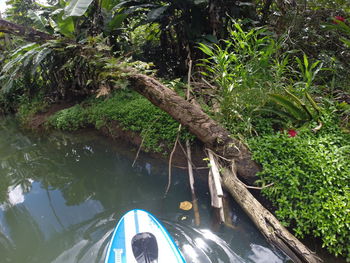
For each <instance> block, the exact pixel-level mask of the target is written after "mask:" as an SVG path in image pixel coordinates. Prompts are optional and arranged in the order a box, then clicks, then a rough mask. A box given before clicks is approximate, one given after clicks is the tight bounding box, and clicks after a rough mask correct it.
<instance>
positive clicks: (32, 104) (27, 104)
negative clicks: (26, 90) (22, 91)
mask: <svg viewBox="0 0 350 263" xmlns="http://www.w3.org/2000/svg"><path fill="white" fill-rule="evenodd" d="M18 103H19V107H18V110H17V117H18V118H19V119H20V120H21V122H22V123H25V122H26V121H27V120H28V119H29V118H30V117H32V116H34V115H35V114H37V113H40V112H43V111H45V109H47V107H48V103H47V102H46V101H45V100H44V99H43V97H42V96H40V94H39V95H37V96H36V97H35V98H32V99H29V98H28V97H27V96H21V97H19V98H18Z"/></svg>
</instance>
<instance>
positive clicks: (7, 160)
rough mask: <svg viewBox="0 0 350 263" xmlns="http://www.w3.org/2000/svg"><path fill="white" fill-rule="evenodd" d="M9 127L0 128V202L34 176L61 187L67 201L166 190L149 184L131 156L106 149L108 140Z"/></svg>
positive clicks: (124, 199)
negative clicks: (99, 141) (104, 143)
mask: <svg viewBox="0 0 350 263" xmlns="http://www.w3.org/2000/svg"><path fill="white" fill-rule="evenodd" d="M5 126H6V129H1V130H0V145H2V146H1V148H0V160H1V163H0V164H1V166H2V167H3V169H1V171H0V185H1V186H0V203H4V202H8V194H7V192H8V191H9V189H11V187H12V188H15V187H16V186H18V185H20V186H21V188H22V191H23V194H25V193H27V192H28V191H30V189H31V185H32V182H33V181H38V182H40V183H41V186H42V187H43V188H44V189H47V190H55V189H57V190H60V191H61V193H62V195H63V197H64V198H65V200H66V205H78V204H80V203H82V202H84V201H86V200H88V199H94V200H99V201H100V202H101V203H102V205H103V206H104V207H105V208H109V207H113V206H115V202H116V200H118V201H120V202H124V203H125V202H128V201H132V200H134V199H135V196H140V195H144V196H145V197H144V199H147V198H152V196H154V192H155V191H159V194H160V195H161V194H162V193H161V192H162V191H163V187H157V188H155V186H154V185H150V184H149V180H150V177H149V176H145V174H147V173H145V168H144V166H143V165H141V166H139V167H138V168H136V169H135V168H132V167H131V160H129V159H127V158H125V157H124V156H122V155H119V154H117V153H116V152H112V151H111V150H107V149H105V148H104V147H105V146H108V145H103V144H101V143H100V144H98V143H97V144H95V143H94V139H96V138H93V137H84V136H75V135H71V134H68V135H66V134H62V133H56V134H51V135H50V136H45V137H39V136H38V135H36V134H35V135H34V134H31V133H24V132H21V131H20V130H19V129H18V127H17V126H16V124H15V123H14V122H13V121H6V125H5ZM95 148H97V149H95ZM95 151H97V152H98V154H97V155H95ZM139 163H140V162H139ZM164 179H165V178H164ZM160 183H163V182H160ZM111 184H112V185H116V186H117V187H118V189H119V190H115V189H114V188H113V187H111ZM163 184H164V185H165V182H164V183H163ZM163 184H162V185H163ZM162 185H159V186H162ZM149 187H150V189H147V188H149ZM131 189H132V190H133V191H131ZM147 195H149V197H147ZM111 197H112V198H111ZM111 199H112V200H111Z"/></svg>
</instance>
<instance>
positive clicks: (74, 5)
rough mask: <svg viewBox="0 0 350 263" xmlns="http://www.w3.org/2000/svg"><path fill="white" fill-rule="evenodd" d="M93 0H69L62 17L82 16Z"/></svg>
mask: <svg viewBox="0 0 350 263" xmlns="http://www.w3.org/2000/svg"><path fill="white" fill-rule="evenodd" d="M92 1H93V0H71V1H70V3H69V5H68V6H67V7H66V8H65V9H64V15H63V19H66V18H68V17H71V16H82V15H83V14H84V13H85V12H86V10H87V9H88V8H89V6H90V4H91V3H92Z"/></svg>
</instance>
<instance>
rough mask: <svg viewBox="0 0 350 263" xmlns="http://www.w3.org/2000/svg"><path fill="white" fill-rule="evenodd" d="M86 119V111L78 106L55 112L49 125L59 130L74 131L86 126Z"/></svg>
mask: <svg viewBox="0 0 350 263" xmlns="http://www.w3.org/2000/svg"><path fill="white" fill-rule="evenodd" d="M87 117H88V114H87V111H86V110H85V109H84V108H83V107H82V106H81V105H79V104H78V105H75V106H73V107H71V108H68V109H63V110H61V111H59V112H57V113H56V114H55V115H54V116H52V117H51V118H50V120H49V124H50V125H52V126H53V127H55V128H57V129H60V130H67V131H74V130H77V129H79V128H83V127H85V126H86V125H87Z"/></svg>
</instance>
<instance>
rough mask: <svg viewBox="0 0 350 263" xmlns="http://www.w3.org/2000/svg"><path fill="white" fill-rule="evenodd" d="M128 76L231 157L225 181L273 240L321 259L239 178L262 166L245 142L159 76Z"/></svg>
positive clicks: (299, 261) (302, 256) (308, 258)
mask: <svg viewBox="0 0 350 263" xmlns="http://www.w3.org/2000/svg"><path fill="white" fill-rule="evenodd" d="M128 80H129V81H130V83H131V87H132V88H133V89H134V90H135V91H137V92H138V93H140V94H141V95H143V96H144V97H146V98H147V99H148V100H149V101H151V102H152V103H153V104H154V105H156V106H157V107H159V108H161V109H162V110H164V111H165V112H167V113H168V114H169V115H170V116H172V117H173V118H174V119H175V120H177V121H178V122H179V123H181V124H182V125H183V126H185V127H187V128H188V129H189V131H190V132H192V133H193V134H194V135H196V136H197V138H198V139H200V140H201V141H202V142H203V143H204V144H205V145H206V146H207V147H208V148H210V149H211V150H213V151H215V152H216V153H218V154H220V155H223V156H224V157H225V158H227V159H230V160H232V161H227V163H228V165H227V166H233V167H234V170H231V169H227V166H226V168H225V167H224V169H223V170H224V171H225V172H224V173H223V178H222V180H223V185H224V187H225V188H226V190H227V191H228V192H229V193H230V194H231V195H232V197H233V198H234V199H235V201H236V202H237V203H238V204H239V205H240V206H241V207H242V208H243V210H244V211H245V212H246V213H247V215H248V216H249V217H250V218H251V220H252V221H253V223H254V224H255V225H256V227H257V228H258V229H259V230H260V231H261V233H262V234H263V235H264V236H265V237H266V239H267V240H268V241H269V242H270V243H271V244H273V245H274V246H276V247H278V248H279V249H281V250H282V251H283V252H284V253H286V254H287V255H288V256H289V257H290V258H291V259H292V260H293V261H294V262H296V263H304V262H305V263H306V262H307V263H317V262H322V260H321V259H320V258H319V257H317V255H315V254H314V253H313V252H312V251H311V250H309V249H308V248H307V247H306V246H304V245H303V244H302V243H301V242H300V241H299V240H298V239H297V238H295V237H294V236H293V235H292V234H291V233H289V232H288V230H287V229H286V228H284V227H283V226H282V225H281V223H280V222H279V221H278V220H277V219H276V218H275V217H274V216H273V215H272V214H271V213H270V212H269V211H268V210H267V209H266V208H264V207H263V206H262V205H261V204H260V203H259V201H257V200H256V199H255V198H254V197H253V195H252V194H251V193H250V192H249V191H248V189H247V188H246V187H245V185H244V184H243V183H242V182H241V181H240V180H239V179H238V178H237V176H236V172H237V173H238V174H239V175H240V176H243V177H245V176H247V177H249V176H252V175H253V176H255V174H256V172H257V171H259V169H260V167H259V166H258V165H257V164H256V163H255V162H254V161H253V160H252V159H251V153H250V152H249V150H248V148H247V147H246V146H245V145H244V144H242V143H241V142H240V141H238V140H236V139H234V138H232V137H230V134H229V132H228V131H227V130H226V129H224V128H223V127H222V126H221V125H220V124H218V123H217V122H215V121H214V120H213V119H211V118H210V117H209V116H208V115H207V114H205V113H204V112H203V111H202V109H201V108H200V107H199V106H196V105H195V104H192V103H190V102H188V101H186V100H185V99H184V98H182V97H180V96H179V95H177V93H175V92H174V91H172V90H171V89H168V88H167V87H165V86H164V85H162V84H161V83H160V82H159V81H157V80H156V79H154V78H152V77H149V76H146V75H142V74H133V73H130V75H129V76H128Z"/></svg>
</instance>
